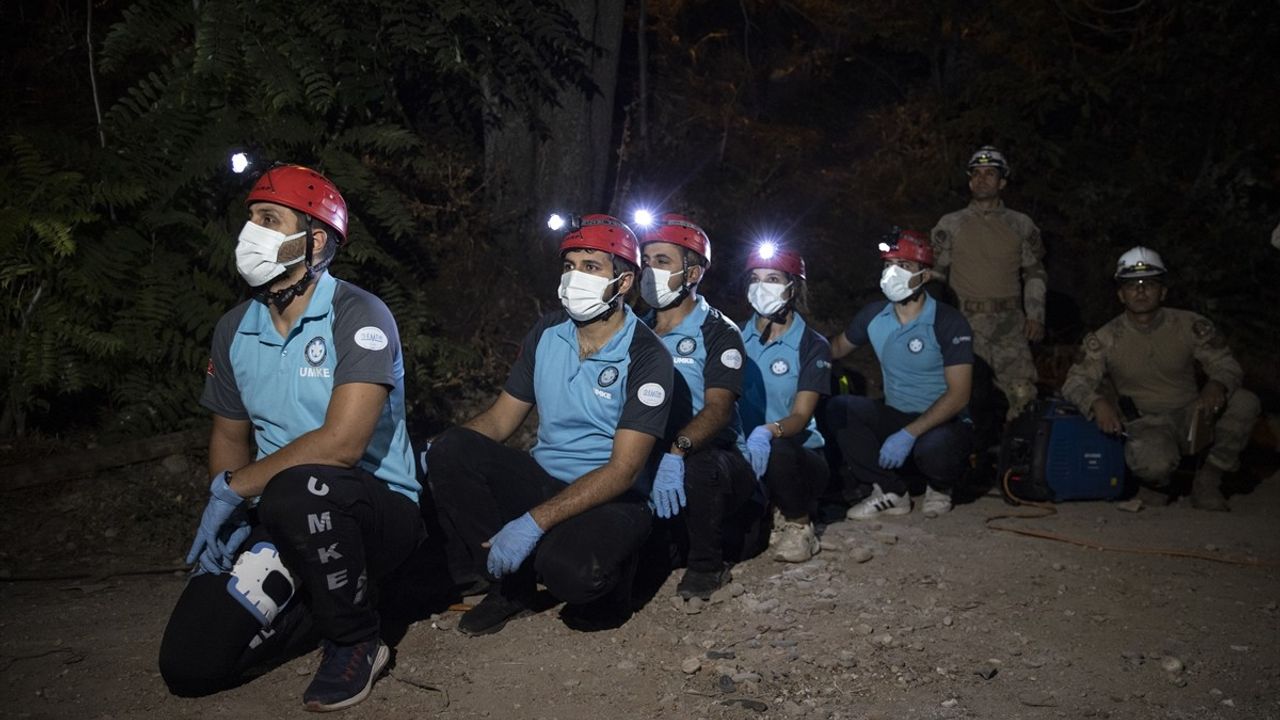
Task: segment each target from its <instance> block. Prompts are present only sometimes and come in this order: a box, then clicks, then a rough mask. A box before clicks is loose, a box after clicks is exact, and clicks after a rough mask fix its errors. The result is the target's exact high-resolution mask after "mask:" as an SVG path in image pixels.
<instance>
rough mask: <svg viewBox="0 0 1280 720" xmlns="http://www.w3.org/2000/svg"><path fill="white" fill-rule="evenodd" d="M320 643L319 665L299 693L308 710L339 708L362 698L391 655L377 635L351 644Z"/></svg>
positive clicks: (370, 688)
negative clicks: (313, 675)
mask: <svg viewBox="0 0 1280 720" xmlns="http://www.w3.org/2000/svg"><path fill="white" fill-rule="evenodd" d="M320 647H321V650H322V653H323V654H322V655H321V657H320V667H319V668H318V669H317V670H316V676H315V677H314V678H312V680H311V684H310V685H308V686H307V691H306V692H304V693H302V704H303V707H305V708H306V709H307V710H310V711H312V712H329V711H330V710H341V709H342V708H345V707H351V706H352V705H355V704H356V703H358V702H360V701H361V700H364V699H365V698H366V697H368V696H369V691H370V690H372V689H373V683H374V681H375V680H377V679H378V676H379V675H381V674H382V671H383V670H384V669H386V667H387V661H388V660H390V659H391V650H390V649H389V648H388V647H387V646H386V645H384V644H383V642H382V641H381V640H379V639H378V638H374V639H372V640H366V641H364V642H361V643H356V644H355V645H338V644H337V643H333V642H330V641H328V640H321V641H320Z"/></svg>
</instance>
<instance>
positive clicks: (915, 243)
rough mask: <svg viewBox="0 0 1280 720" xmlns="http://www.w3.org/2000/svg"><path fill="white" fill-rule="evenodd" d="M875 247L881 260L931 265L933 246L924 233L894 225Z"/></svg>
mask: <svg viewBox="0 0 1280 720" xmlns="http://www.w3.org/2000/svg"><path fill="white" fill-rule="evenodd" d="M877 247H878V248H879V249H880V259H881V260H909V261H911V262H917V263H920V264H921V265H924V266H926V267H933V246H932V245H931V244H930V243H929V238H927V237H925V236H924V233H921V232H917V231H915V230H903V229H902V228H897V227H895V228H894V229H893V230H892V231H890V233H889V234H888V235H886V236H884V239H882V240H881V241H880V243H879V245H877Z"/></svg>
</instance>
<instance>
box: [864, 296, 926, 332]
mask: <svg viewBox="0 0 1280 720" xmlns="http://www.w3.org/2000/svg"><path fill="white" fill-rule="evenodd" d="M896 304H897V303H892V302H890V303H886V304H885V306H884V308H882V309H881V310H880V312H878V313H876V315H877V316H878V317H887V318H889V319H890V320H892V321H893V322H894V324H896V325H901V326H902V327H903V328H909V327H911V326H912V325H930V326H931V325H933V324H934V320H936V319H937V317H938V301H937V300H934V299H933V296H932V295H930V294H929V293H925V294H924V309H923V310H921V311H920V314H919V315H917V316H915V317H914V318H912V319H911V322H909V323H906V324H905V325H903V324H902V323H900V322H899V321H898V315H897V313H896V312H894V309H893V306H894V305H896Z"/></svg>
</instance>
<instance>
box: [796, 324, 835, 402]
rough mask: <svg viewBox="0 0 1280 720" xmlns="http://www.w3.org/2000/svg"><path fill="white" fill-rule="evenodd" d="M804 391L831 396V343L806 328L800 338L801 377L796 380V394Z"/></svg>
mask: <svg viewBox="0 0 1280 720" xmlns="http://www.w3.org/2000/svg"><path fill="white" fill-rule="evenodd" d="M804 390H811V391H813V392H816V393H818V394H819V395H830V394H831V343H829V342H827V339H826V338H824V337H822V336H821V335H819V334H818V333H816V332H814V331H813V329H812V328H805V331H804V335H803V336H801V338H800V377H799V378H798V379H797V380H796V392H801V391H804Z"/></svg>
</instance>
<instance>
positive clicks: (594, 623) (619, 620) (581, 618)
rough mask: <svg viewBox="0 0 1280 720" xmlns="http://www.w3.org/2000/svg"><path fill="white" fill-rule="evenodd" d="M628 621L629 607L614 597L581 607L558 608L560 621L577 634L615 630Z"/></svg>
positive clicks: (566, 606)
mask: <svg viewBox="0 0 1280 720" xmlns="http://www.w3.org/2000/svg"><path fill="white" fill-rule="evenodd" d="M630 619H631V607H630V606H629V605H625V604H622V603H621V602H619V600H618V599H617V598H614V597H604V598H601V599H600V600H593V601H591V602H589V603H583V604H581V605H569V604H566V605H565V606H564V607H563V608H560V620H561V621H563V622H564V624H565V625H566V626H567V627H568V628H569V629H570V630H577V631H578V632H600V631H601V630H616V629H618V628H620V627H622V626H623V625H625V624H626V623H627V621H628V620H630Z"/></svg>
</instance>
